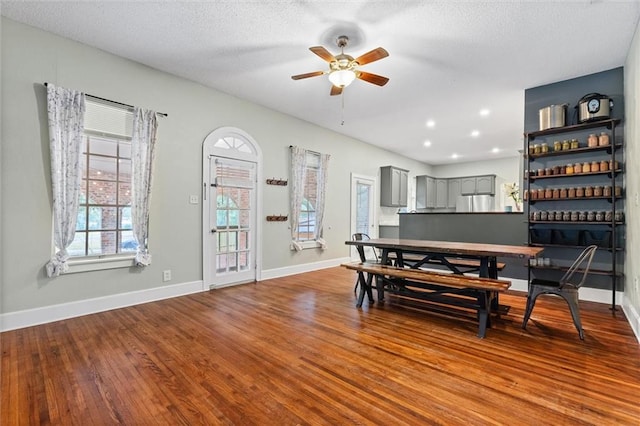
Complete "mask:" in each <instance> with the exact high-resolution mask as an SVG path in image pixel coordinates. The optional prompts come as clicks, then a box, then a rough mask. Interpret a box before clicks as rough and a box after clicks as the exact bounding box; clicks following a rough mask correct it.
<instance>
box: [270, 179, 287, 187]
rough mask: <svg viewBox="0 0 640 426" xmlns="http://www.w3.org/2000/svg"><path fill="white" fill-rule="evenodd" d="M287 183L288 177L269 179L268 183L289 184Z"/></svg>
mask: <svg viewBox="0 0 640 426" xmlns="http://www.w3.org/2000/svg"><path fill="white" fill-rule="evenodd" d="M287 183H288V182H287V180H286V179H276V178H271V179H267V185H279V186H287Z"/></svg>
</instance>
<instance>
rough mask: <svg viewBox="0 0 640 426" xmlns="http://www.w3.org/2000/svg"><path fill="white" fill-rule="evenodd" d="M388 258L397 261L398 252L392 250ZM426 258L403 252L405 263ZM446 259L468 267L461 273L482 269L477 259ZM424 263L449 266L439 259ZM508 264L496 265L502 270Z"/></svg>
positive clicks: (458, 265)
mask: <svg viewBox="0 0 640 426" xmlns="http://www.w3.org/2000/svg"><path fill="white" fill-rule="evenodd" d="M388 259H389V260H391V261H393V262H394V263H395V261H396V254H395V253H393V252H391V253H389V256H388ZM423 259H424V256H423V255H419V254H409V253H406V254H405V253H403V254H402V260H403V262H404V263H405V264H408V265H411V266H413V265H415V264H416V263H418V262H422V261H423ZM444 260H445V261H446V262H447V263H448V264H449V265H451V266H454V267H456V268H468V269H466V270H464V271H459V272H460V273H468V272H477V271H478V270H479V269H480V261H479V260H477V259H465V258H462V257H445V258H444ZM422 264H424V265H427V264H429V265H444V266H448V265H447V264H446V263H444V262H442V261H441V260H439V259H429V260H427V261H425V262H423V263H422ZM505 266H506V264H505V263H503V262H498V263H497V265H496V269H497V270H498V271H502V270H503V269H504V267H505Z"/></svg>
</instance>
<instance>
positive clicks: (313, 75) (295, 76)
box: [291, 71, 324, 80]
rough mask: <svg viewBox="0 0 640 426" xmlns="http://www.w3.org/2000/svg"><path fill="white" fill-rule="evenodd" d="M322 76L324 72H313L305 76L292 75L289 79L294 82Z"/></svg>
mask: <svg viewBox="0 0 640 426" xmlns="http://www.w3.org/2000/svg"><path fill="white" fill-rule="evenodd" d="M322 74H324V71H314V72H308V73H306V74H298V75H292V76H291V78H292V79H294V80H301V79H303V78H309V77H317V76H319V75H322Z"/></svg>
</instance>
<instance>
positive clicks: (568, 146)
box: [562, 140, 571, 151]
mask: <svg viewBox="0 0 640 426" xmlns="http://www.w3.org/2000/svg"><path fill="white" fill-rule="evenodd" d="M570 149H571V143H570V142H569V141H568V140H564V141H562V150H563V151H569V150H570Z"/></svg>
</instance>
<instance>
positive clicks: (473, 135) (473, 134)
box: [471, 130, 480, 138]
mask: <svg viewBox="0 0 640 426" xmlns="http://www.w3.org/2000/svg"><path fill="white" fill-rule="evenodd" d="M478 136H480V131H479V130H472V131H471V137H472V138H477V137H478Z"/></svg>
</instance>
